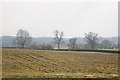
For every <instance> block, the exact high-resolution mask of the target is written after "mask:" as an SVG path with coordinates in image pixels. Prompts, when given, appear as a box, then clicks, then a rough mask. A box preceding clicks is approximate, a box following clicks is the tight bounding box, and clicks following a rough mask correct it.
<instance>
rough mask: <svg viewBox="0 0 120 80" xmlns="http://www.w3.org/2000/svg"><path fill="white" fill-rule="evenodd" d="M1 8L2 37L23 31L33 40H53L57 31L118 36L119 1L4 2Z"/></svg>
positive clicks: (59, 0)
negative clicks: (38, 38) (35, 38)
mask: <svg viewBox="0 0 120 80" xmlns="http://www.w3.org/2000/svg"><path fill="white" fill-rule="evenodd" d="M0 6H2V8H0V14H1V16H0V18H1V19H0V22H1V23H0V25H1V26H2V27H1V30H0V34H1V35H2V36H15V35H16V33H17V31H18V30H19V29H24V30H27V31H28V32H29V33H30V34H31V36H32V37H53V36H54V33H53V32H54V31H55V30H59V31H63V32H64V37H83V36H84V34H85V33H88V32H94V33H98V34H99V36H101V37H113V36H118V0H84V1H83V0H39V1H38V0H29V1H28V0H18V1H15V0H4V1H3V2H2V4H1V5H0Z"/></svg>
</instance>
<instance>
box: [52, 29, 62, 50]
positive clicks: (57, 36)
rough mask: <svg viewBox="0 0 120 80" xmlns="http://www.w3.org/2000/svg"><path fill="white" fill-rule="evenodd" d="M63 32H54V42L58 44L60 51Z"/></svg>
mask: <svg viewBox="0 0 120 80" xmlns="http://www.w3.org/2000/svg"><path fill="white" fill-rule="evenodd" d="M63 35H64V33H63V32H59V31H58V30H56V31H54V36H55V38H54V40H55V44H57V47H58V49H60V45H61V44H62V43H63Z"/></svg>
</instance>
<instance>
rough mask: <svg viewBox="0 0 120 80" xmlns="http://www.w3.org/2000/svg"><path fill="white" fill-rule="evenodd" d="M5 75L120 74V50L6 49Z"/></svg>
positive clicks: (66, 75)
mask: <svg viewBox="0 0 120 80" xmlns="http://www.w3.org/2000/svg"><path fill="white" fill-rule="evenodd" d="M2 56H3V57H2V59H3V60H2V61H3V63H2V64H3V65H2V68H3V69H2V70H3V72H2V75H3V78H16V77H17V78H39V77H49V78H58V77H59V78H87V77H89V78H94V77H102V78H109V77H115V76H117V74H118V54H114V53H113V54H111V53H100V52H76V51H47V50H46V51H44V50H29V49H3V51H2Z"/></svg>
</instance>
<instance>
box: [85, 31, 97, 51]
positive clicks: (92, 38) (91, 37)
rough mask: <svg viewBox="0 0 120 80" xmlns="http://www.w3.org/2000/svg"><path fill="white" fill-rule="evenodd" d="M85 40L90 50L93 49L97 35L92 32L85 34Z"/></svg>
mask: <svg viewBox="0 0 120 80" xmlns="http://www.w3.org/2000/svg"><path fill="white" fill-rule="evenodd" d="M85 39H86V41H87V44H88V45H89V46H90V48H91V49H95V45H96V43H97V41H98V34H97V33H93V32H89V33H85Z"/></svg>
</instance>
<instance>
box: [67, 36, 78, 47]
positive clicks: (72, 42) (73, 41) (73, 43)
mask: <svg viewBox="0 0 120 80" xmlns="http://www.w3.org/2000/svg"><path fill="white" fill-rule="evenodd" d="M76 42H77V38H76V37H74V38H70V39H69V44H68V46H69V47H70V49H75V45H76Z"/></svg>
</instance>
